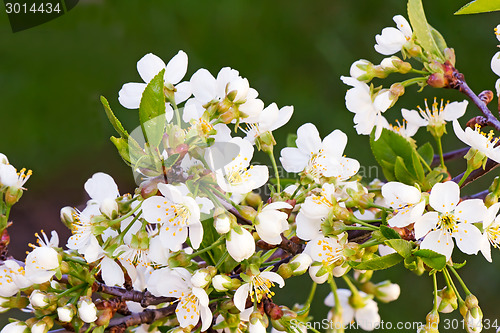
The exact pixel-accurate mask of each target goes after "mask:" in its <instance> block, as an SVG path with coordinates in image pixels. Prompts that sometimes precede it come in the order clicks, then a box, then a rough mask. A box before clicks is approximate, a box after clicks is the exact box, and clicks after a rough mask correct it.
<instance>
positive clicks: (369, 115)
mask: <svg viewBox="0 0 500 333" xmlns="http://www.w3.org/2000/svg"><path fill="white" fill-rule="evenodd" d="M340 79H341V80H342V81H343V82H344V83H345V84H347V85H349V86H352V87H353V88H351V89H349V90H347V92H346V94H345V105H346V107H347V110H349V111H351V112H352V113H354V114H355V115H354V123H355V124H356V125H355V126H354V128H356V132H357V133H358V134H363V135H370V133H371V132H372V130H373V128H376V130H375V140H378V138H379V137H380V134H382V129H383V128H384V127H387V126H388V124H389V123H388V122H387V119H385V117H384V116H383V115H382V113H384V112H385V111H387V108H385V107H388V106H389V105H387V103H386V102H387V98H379V99H378V102H377V104H375V102H374V101H375V99H376V96H372V94H371V89H370V87H369V86H368V85H367V84H366V83H364V82H361V81H358V80H356V79H355V78H352V77H346V76H341V77H340ZM384 96H385V97H390V96H389V95H387V94H385V95H383V96H382V97H384ZM389 100H390V98H389ZM383 102H384V103H383ZM390 104H392V101H391V103H390ZM381 107H384V108H381Z"/></svg>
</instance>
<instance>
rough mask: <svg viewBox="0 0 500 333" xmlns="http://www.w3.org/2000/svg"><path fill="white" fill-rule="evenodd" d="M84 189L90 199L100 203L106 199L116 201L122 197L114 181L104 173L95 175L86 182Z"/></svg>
mask: <svg viewBox="0 0 500 333" xmlns="http://www.w3.org/2000/svg"><path fill="white" fill-rule="evenodd" d="M84 187H85V191H87V193H88V195H89V196H90V198H92V199H93V200H96V201H97V202H99V203H101V202H102V201H103V200H104V199H108V198H110V199H115V198H116V197H118V196H119V195H120V193H119V192H118V186H117V185H116V183H115V181H114V179H113V178H112V177H111V176H110V175H108V174H105V173H103V172H98V173H95V174H94V175H93V176H92V178H90V179H89V180H87V181H86V182H85V185H84Z"/></svg>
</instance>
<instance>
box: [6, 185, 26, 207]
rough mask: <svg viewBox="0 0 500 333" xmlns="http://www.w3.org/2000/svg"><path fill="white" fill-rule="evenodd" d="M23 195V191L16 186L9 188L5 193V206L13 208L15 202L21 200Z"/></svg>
mask: <svg viewBox="0 0 500 333" xmlns="http://www.w3.org/2000/svg"><path fill="white" fill-rule="evenodd" d="M22 195H23V190H22V189H21V188H19V187H16V186H10V187H8V188H7V191H5V203H6V204H7V206H13V205H14V204H15V203H16V202H18V201H19V199H21V196H22Z"/></svg>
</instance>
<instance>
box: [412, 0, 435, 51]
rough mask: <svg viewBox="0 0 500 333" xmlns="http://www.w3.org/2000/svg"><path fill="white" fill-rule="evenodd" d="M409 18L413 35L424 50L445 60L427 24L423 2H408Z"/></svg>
mask: <svg viewBox="0 0 500 333" xmlns="http://www.w3.org/2000/svg"><path fill="white" fill-rule="evenodd" d="M408 18H409V19H410V23H411V26H412V28H413V33H414V34H415V36H416V37H417V40H418V42H419V43H420V45H422V47H423V48H424V50H425V51H427V52H429V53H431V54H434V55H436V56H438V57H439V58H441V59H444V56H443V53H442V52H441V50H440V49H439V47H438V45H437V43H436V41H435V40H434V36H433V35H432V33H431V29H430V26H429V24H428V23H427V19H426V17H425V12H424V7H423V5H422V0H408Z"/></svg>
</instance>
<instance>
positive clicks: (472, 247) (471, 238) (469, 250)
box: [453, 223, 482, 254]
mask: <svg viewBox="0 0 500 333" xmlns="http://www.w3.org/2000/svg"><path fill="white" fill-rule="evenodd" d="M457 229H458V231H457V232H455V233H453V237H454V238H455V240H456V241H457V246H458V248H459V249H460V251H462V252H463V253H466V254H477V252H478V251H479V250H480V247H481V236H482V235H481V232H480V231H479V229H478V228H476V227H475V226H474V225H473V224H469V223H459V224H458V225H457Z"/></svg>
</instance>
